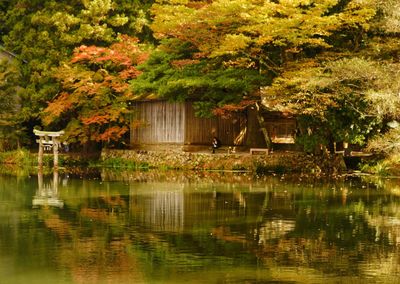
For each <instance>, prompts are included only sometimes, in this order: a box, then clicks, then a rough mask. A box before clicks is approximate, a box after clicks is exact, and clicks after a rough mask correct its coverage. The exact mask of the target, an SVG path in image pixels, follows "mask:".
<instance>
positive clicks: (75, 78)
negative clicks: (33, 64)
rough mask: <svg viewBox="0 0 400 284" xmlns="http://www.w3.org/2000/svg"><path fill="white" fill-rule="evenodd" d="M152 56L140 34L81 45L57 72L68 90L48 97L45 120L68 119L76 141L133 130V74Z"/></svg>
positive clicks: (110, 138)
mask: <svg viewBox="0 0 400 284" xmlns="http://www.w3.org/2000/svg"><path fill="white" fill-rule="evenodd" d="M147 58H148V53H146V52H144V51H142V49H141V48H140V46H139V42H138V39H136V38H133V37H129V36H120V38H119V41H118V42H117V43H114V44H112V45H111V46H109V47H98V46H81V47H79V48H77V49H75V51H74V54H73V57H72V59H71V61H70V63H69V64H64V65H63V66H60V67H59V68H58V69H57V70H56V72H55V74H54V78H56V79H57V80H58V81H59V82H60V83H61V86H62V89H63V93H62V94H61V95H60V96H58V97H56V98H55V99H54V100H53V101H52V102H49V104H48V107H47V108H46V110H45V112H44V114H45V115H44V116H43V121H44V123H45V124H47V125H49V124H50V123H53V122H58V123H59V122H63V123H64V124H66V125H63V126H62V127H63V128H65V129H66V130H67V131H66V132H67V134H68V136H69V138H68V140H70V141H72V142H77V141H79V142H81V143H86V142H87V141H89V140H92V141H97V142H100V141H105V142H110V141H116V140H118V139H120V138H121V136H122V135H124V133H126V132H127V131H128V129H129V128H128V127H127V125H128V123H129V121H127V120H126V117H125V116H126V114H127V112H128V102H129V100H131V99H132V91H131V90H130V85H129V80H132V79H134V78H136V77H137V76H139V75H140V73H141V72H140V71H139V70H138V69H137V68H136V65H137V64H138V63H142V62H144V61H145V60H147Z"/></svg>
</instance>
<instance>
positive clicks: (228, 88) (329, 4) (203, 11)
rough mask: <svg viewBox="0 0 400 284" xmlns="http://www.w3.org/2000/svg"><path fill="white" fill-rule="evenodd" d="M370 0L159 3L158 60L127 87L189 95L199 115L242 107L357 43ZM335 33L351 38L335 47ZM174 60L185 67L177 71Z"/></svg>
mask: <svg viewBox="0 0 400 284" xmlns="http://www.w3.org/2000/svg"><path fill="white" fill-rule="evenodd" d="M370 2H371V1H367V0H366V1H361V2H360V1H351V0H349V1H335V0H324V1H309V0H307V1H306V0H293V1H283V0H282V1H257V0H215V1H187V0H181V1H158V2H157V3H156V4H155V5H153V8H152V12H153V15H154V22H153V24H152V25H151V27H152V29H153V32H154V36H155V37H156V38H158V39H160V40H161V45H160V46H159V50H160V51H158V52H159V53H161V54H163V55H162V56H161V57H162V59H161V57H160V56H159V55H155V57H154V60H150V61H149V62H148V63H147V64H148V66H147V67H144V69H143V71H144V73H143V75H142V76H141V77H140V78H139V79H138V80H137V81H135V82H133V87H134V89H135V90H137V91H138V92H143V93H146V92H154V93H157V94H159V95H160V96H162V97H168V98H175V99H185V98H193V97H195V98H196V99H197V100H198V101H199V103H198V106H201V107H203V108H200V109H199V110H202V111H201V112H202V113H204V111H208V113H210V110H212V109H214V108H216V107H222V106H223V105H225V104H231V103H240V101H241V100H243V99H245V100H247V99H248V98H249V96H250V95H257V94H259V93H258V91H259V90H260V87H263V86H269V85H270V84H271V82H272V80H273V79H274V78H275V79H279V77H280V76H281V74H283V73H284V71H285V70H286V68H288V66H289V65H291V64H295V63H296V62H297V61H298V60H301V59H302V58H313V57H315V56H316V55H317V54H319V53H321V52H323V51H325V50H330V49H332V50H335V49H336V50H335V52H341V51H340V50H339V48H349V47H351V48H354V47H355V46H358V45H359V44H360V42H361V40H362V35H363V33H364V31H365V30H366V29H367V28H368V22H369V20H370V19H371V18H372V17H373V16H374V14H375V10H374V9H373V6H371V5H370V4H372V2H371V3H370ZM338 34H342V35H344V36H346V37H348V38H355V40H353V42H351V43H347V40H342V42H340V44H341V45H342V46H339V45H340V44H337V43H336V41H337V38H338ZM182 47H184V48H182ZM177 60H178V62H180V63H182V62H184V63H185V64H180V65H179V68H176V65H177V64H176V62H177ZM152 64H153V65H154V66H155V68H154V69H153V70H152V67H151V65H152ZM227 73H228V74H234V75H233V76H228V77H227V76H226V74H227ZM245 74H246V75H245ZM250 74H251V75H250ZM216 78H218V79H220V80H221V83H220V84H216V82H218V79H216ZM146 81H147V83H146ZM238 81H241V82H238ZM154 82H155V83H154ZM238 85H240V87H239V88H237V87H236V86H238ZM221 86H223V88H221ZM221 89H222V91H221ZM263 96H264V100H265V101H268V100H269V98H268V94H267V93H265V92H264V93H263ZM258 100H259V98H258ZM267 136H268V135H267V133H266V141H268V137H267Z"/></svg>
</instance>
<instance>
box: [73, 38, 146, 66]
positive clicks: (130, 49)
mask: <svg viewBox="0 0 400 284" xmlns="http://www.w3.org/2000/svg"><path fill="white" fill-rule="evenodd" d="M119 40H120V42H117V43H114V44H112V45H111V46H110V47H98V46H93V45H92V46H86V45H82V46H80V47H79V48H76V49H75V51H74V55H73V57H72V59H71V63H78V62H85V61H87V62H90V63H93V64H98V65H102V64H106V63H107V62H111V63H112V64H113V65H115V66H124V67H125V68H126V67H130V66H132V65H135V64H140V63H143V62H144V61H146V60H147V58H148V53H146V52H143V51H142V50H141V49H140V48H139V46H138V42H139V40H138V39H137V38H133V37H129V36H127V35H122V36H120V38H119Z"/></svg>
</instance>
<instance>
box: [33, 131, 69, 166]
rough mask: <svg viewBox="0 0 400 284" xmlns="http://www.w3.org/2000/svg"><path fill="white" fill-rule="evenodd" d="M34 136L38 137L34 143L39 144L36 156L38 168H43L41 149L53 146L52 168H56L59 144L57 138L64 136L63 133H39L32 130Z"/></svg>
mask: <svg viewBox="0 0 400 284" xmlns="http://www.w3.org/2000/svg"><path fill="white" fill-rule="evenodd" d="M33 133H35V135H36V136H39V139H38V140H36V142H38V143H39V154H38V164H39V167H42V166H43V148H44V147H46V146H53V155H54V163H53V165H54V168H57V167H58V145H59V144H60V140H59V137H61V136H62V135H63V134H64V131H40V130H36V129H34V130H33Z"/></svg>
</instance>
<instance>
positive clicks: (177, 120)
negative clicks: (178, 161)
mask: <svg viewBox="0 0 400 284" xmlns="http://www.w3.org/2000/svg"><path fill="white" fill-rule="evenodd" d="M134 113H135V115H136V118H137V119H139V120H140V121H141V122H142V126H141V127H139V128H137V129H135V130H132V131H131V144H158V143H178V144H179V143H183V142H184V121H185V111H184V105H183V104H181V103H169V102H167V101H151V102H138V103H136V104H135V108H134ZM131 129H132V128H131Z"/></svg>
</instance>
